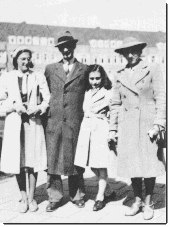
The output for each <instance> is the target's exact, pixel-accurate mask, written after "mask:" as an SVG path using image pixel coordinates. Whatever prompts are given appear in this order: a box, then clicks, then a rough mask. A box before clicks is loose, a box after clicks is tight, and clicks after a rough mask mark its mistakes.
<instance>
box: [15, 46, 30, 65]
mask: <svg viewBox="0 0 170 227" xmlns="http://www.w3.org/2000/svg"><path fill="white" fill-rule="evenodd" d="M24 52H28V53H29V54H30V58H32V52H31V51H30V50H27V49H25V50H21V51H19V52H18V53H17V55H16V56H15V57H14V58H13V66H14V69H18V63H17V59H18V57H19V56H20V55H21V54H22V53H24ZM33 67H34V64H33V63H32V61H30V62H29V68H33Z"/></svg>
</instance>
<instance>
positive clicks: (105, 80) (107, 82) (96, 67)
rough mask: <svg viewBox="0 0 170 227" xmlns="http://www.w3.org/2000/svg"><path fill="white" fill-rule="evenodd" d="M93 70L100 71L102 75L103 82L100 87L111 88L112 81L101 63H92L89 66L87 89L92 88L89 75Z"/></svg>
mask: <svg viewBox="0 0 170 227" xmlns="http://www.w3.org/2000/svg"><path fill="white" fill-rule="evenodd" d="M91 72H99V73H100V75H101V78H102V80H101V84H100V87H104V88H105V89H107V90H110V89H111V87H112V83H111V81H110V79H109V77H108V76H107V73H106V72H105V70H104V68H103V67H102V66H101V65H97V64H94V65H90V66H89V71H88V76H87V80H86V90H90V89H91V85H90V83H89V75H90V73H91Z"/></svg>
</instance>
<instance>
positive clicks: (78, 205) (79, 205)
mask: <svg viewBox="0 0 170 227" xmlns="http://www.w3.org/2000/svg"><path fill="white" fill-rule="evenodd" d="M72 202H73V204H75V205H76V206H77V207H78V208H83V207H85V201H84V199H80V200H75V201H72Z"/></svg>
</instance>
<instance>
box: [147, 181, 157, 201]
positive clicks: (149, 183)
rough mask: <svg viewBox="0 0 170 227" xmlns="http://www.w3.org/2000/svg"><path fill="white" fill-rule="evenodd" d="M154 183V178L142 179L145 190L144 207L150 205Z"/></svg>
mask: <svg viewBox="0 0 170 227" xmlns="http://www.w3.org/2000/svg"><path fill="white" fill-rule="evenodd" d="M155 181H156V178H155V177H151V178H144V183H145V190H146V197H145V205H150V204H151V200H152V195H153V190H154V187H155Z"/></svg>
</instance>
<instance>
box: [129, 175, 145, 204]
mask: <svg viewBox="0 0 170 227" xmlns="http://www.w3.org/2000/svg"><path fill="white" fill-rule="evenodd" d="M131 181H132V188H133V192H134V196H135V202H136V203H138V202H140V201H141V200H142V178H131Z"/></svg>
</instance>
